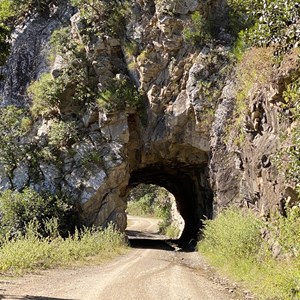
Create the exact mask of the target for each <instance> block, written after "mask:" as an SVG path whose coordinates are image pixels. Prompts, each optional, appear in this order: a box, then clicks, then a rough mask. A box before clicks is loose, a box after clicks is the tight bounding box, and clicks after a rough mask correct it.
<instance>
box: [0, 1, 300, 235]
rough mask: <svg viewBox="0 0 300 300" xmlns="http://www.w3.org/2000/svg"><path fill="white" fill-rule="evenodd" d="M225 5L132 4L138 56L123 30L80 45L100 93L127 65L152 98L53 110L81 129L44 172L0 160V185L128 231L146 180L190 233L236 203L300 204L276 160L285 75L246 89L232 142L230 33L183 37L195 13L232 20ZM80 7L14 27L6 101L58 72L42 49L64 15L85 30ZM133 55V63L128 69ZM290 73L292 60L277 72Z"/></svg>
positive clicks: (38, 127)
mask: <svg viewBox="0 0 300 300" xmlns="http://www.w3.org/2000/svg"><path fill="white" fill-rule="evenodd" d="M225 2H226V1H225V0H224V1H223V0H208V1H197V0H185V1H178V0H173V1H164V0H162V1H153V0H149V1H141V0H135V1H132V10H133V12H134V13H133V15H132V18H130V20H128V23H127V25H126V28H125V29H124V30H125V31H126V33H125V35H126V42H127V41H128V43H129V44H133V45H135V46H136V47H135V48H136V50H135V51H133V52H134V53H130V51H128V50H126V46H128V45H126V43H124V42H123V39H116V38H112V37H108V36H105V35H100V34H99V35H97V36H96V35H95V36H93V38H91V40H90V41H89V42H87V43H86V44H85V45H84V46H85V47H84V49H85V52H86V60H87V64H88V67H87V69H89V71H90V72H91V74H92V75H91V77H93V81H94V82H95V86H96V87H97V88H98V91H97V92H99V93H100V92H102V91H104V90H105V89H106V88H107V87H108V86H109V85H110V83H111V82H112V80H113V79H114V78H115V77H116V76H123V75H124V76H126V75H128V73H129V74H130V76H131V79H132V80H134V82H135V84H136V86H138V87H140V90H141V91H142V92H143V93H144V95H145V107H144V108H143V109H140V110H139V111H136V110H135V109H126V110H125V111H118V112H115V113H106V112H104V111H102V110H101V108H98V107H97V105H96V104H95V103H93V104H89V105H87V106H86V107H85V111H84V112H82V114H81V115H79V117H78V116H75V117H74V116H69V115H67V114H65V115H64V116H57V117H61V119H63V120H65V119H67V118H74V119H75V120H77V121H78V119H80V121H78V128H79V130H80V131H81V135H79V137H77V139H75V140H74V141H73V142H72V145H71V146H70V147H69V148H68V149H67V148H66V147H65V148H64V149H56V151H57V152H58V153H59V154H58V159H57V160H56V161H54V160H51V158H48V159H46V158H41V159H40V160H41V161H39V166H38V167H39V172H40V173H41V174H39V176H37V179H35V178H34V177H33V176H29V175H28V174H31V173H30V172H31V170H30V169H29V170H28V168H29V167H28V166H27V165H26V164H20V166H18V167H17V168H16V169H15V170H14V176H13V178H12V180H11V181H10V180H9V178H8V177H7V175H6V174H5V172H3V170H2V169H3V168H0V189H1V190H3V189H7V188H12V186H11V184H13V185H14V187H16V188H18V189H21V188H22V187H23V186H24V185H26V184H27V182H28V181H30V185H31V186H34V187H35V188H36V189H47V190H48V191H50V192H53V193H55V192H57V191H60V192H63V193H65V194H66V195H68V196H70V197H72V198H74V199H75V200H76V201H77V202H78V205H79V206H80V209H81V220H82V222H83V223H84V224H86V225H92V224H96V225H104V226H106V225H107V224H108V223H109V222H113V223H115V224H116V225H117V226H118V227H119V228H120V229H121V230H124V229H125V227H126V214H125V209H126V201H127V195H128V193H129V190H130V189H131V188H132V187H134V186H136V185H138V184H139V183H146V184H157V185H160V186H163V187H165V188H167V189H168V190H169V191H170V192H171V193H173V195H174V197H175V199H176V202H177V207H178V210H179V212H180V214H181V215H182V217H183V219H184V222H185V228H184V230H183V236H184V237H185V238H186V239H189V238H191V237H195V236H196V235H197V233H198V229H199V227H200V226H201V221H200V219H203V218H204V217H211V216H212V213H213V210H214V212H215V213H217V212H218V211H219V210H221V209H222V208H223V207H226V206H229V205H232V204H235V205H237V206H247V207H251V208H253V209H255V210H256V211H258V212H259V213H261V214H267V213H268V212H269V210H270V209H271V208H272V207H275V206H276V205H277V204H278V203H280V201H282V199H287V198H288V197H290V198H292V199H293V202H295V201H297V196H295V193H294V186H293V185H290V184H289V185H288V186H289V188H290V189H287V184H286V183H284V180H283V179H282V178H281V176H280V175H279V174H278V171H277V168H276V166H274V164H273V163H272V156H273V155H274V153H276V151H277V150H278V148H279V147H280V145H279V138H278V137H279V132H280V131H281V130H285V128H286V126H287V124H281V123H280V122H279V108H278V106H276V105H275V104H274V103H276V97H277V96H278V93H279V90H280V89H279V87H278V86H279V83H280V80H279V78H274V82H273V83H269V84H266V86H264V87H258V86H255V87H254V88H253V89H252V90H251V94H252V95H251V97H249V113H247V114H246V115H245V116H244V117H245V118H244V120H243V128H242V129H243V132H244V133H245V141H244V143H243V144H242V145H237V144H236V143H234V138H235V136H236V134H237V130H238V129H237V128H231V129H230V130H228V128H229V127H228V124H230V118H231V117H232V114H233V110H234V106H235V102H236V92H237V89H238V87H237V85H236V83H235V78H234V76H235V73H234V72H231V73H230V74H229V73H228V72H226V67H227V65H228V64H229V63H230V62H229V58H228V52H229V47H230V42H232V41H231V37H230V36H229V37H226V34H227V33H226V32H225V33H224V32H223V33H222V32H221V33H220V36H221V37H222V36H223V37H224V39H223V38H222V39H221V38H220V40H222V44H220V45H219V44H213V43H211V44H207V45H206V46H204V47H202V48H200V49H197V47H194V46H192V45H189V44H187V43H186V41H185V40H184V38H183V37H182V31H183V29H184V28H185V26H187V20H189V19H190V15H191V13H192V12H193V11H195V10H199V11H200V12H201V13H202V14H203V15H204V16H213V17H214V18H217V19H218V20H219V21H220V22H221V23H222V24H221V25H222V26H221V27H225V25H226V9H225V8H226V3H225ZM74 13H75V11H74V9H73V8H71V7H69V6H68V5H67V4H66V2H65V1H62V2H61V3H60V4H59V7H58V8H57V10H56V12H55V13H53V14H52V15H51V16H47V17H46V16H39V15H37V16H35V17H32V18H31V19H28V20H27V21H26V22H24V24H21V25H20V27H19V28H18V29H17V30H16V31H15V33H14V37H15V40H14V42H13V47H12V54H11V56H10V58H9V59H8V62H7V66H6V72H7V74H8V76H7V78H6V80H5V81H4V82H3V84H2V85H1V86H0V89H1V94H2V95H3V103H2V104H5V105H7V104H18V105H21V106H26V105H28V101H29V98H28V97H27V95H26V87H27V86H28V84H29V83H30V82H31V81H32V80H35V79H36V78H38V77H39V76H40V74H41V73H42V72H44V71H46V70H47V71H51V70H52V75H53V76H54V77H56V76H59V74H60V72H61V70H62V69H63V68H64V62H63V61H62V60H61V59H60V58H59V57H57V58H56V60H55V64H54V66H47V65H46V63H45V55H44V52H43V51H44V50H45V49H47V48H48V47H49V45H48V41H49V37H50V34H51V32H52V31H53V30H54V29H56V28H58V27H59V26H60V25H62V24H63V23H70V24H71V27H72V30H71V32H72V36H73V38H74V39H77V40H79V41H81V42H83V41H85V39H86V37H84V36H81V35H82V29H84V28H85V27H84V26H86V25H85V24H84V22H82V20H81V18H80V14H79V13H77V14H74ZM72 15H73V17H71V16H72ZM70 17H71V19H70ZM213 20H214V19H213ZM215 25H218V23H216V24H215ZM22 26H23V27H22ZM227 35H228V34H227ZM32 37H34V38H32ZM227 42H228V45H226V43H227ZM129 62H132V63H134V64H133V65H134V66H133V67H131V70H130V71H128V70H127V69H128V66H127V63H129ZM289 72H290V70H289V69H288V68H286V69H284V70H282V73H283V74H281V75H280V76H282V77H284V76H287V74H288V73H289ZM117 74H121V75H117ZM278 76H279V75H278ZM276 80H277V81H276ZM70 106H71V104H70ZM212 111H213V112H214V111H215V115H213V114H212V113H211V112H212ZM76 118H77V119H76ZM51 122H53V121H52V120H51V118H50V117H49V119H40V120H37V121H36V122H35V124H34V126H33V130H32V132H31V136H30V138H31V139H32V140H30V142H34V143H35V144H36V145H37V147H39V148H41V149H43V150H45V151H46V150H47V149H46V148H45V147H46V146H47V138H48V133H49V129H50V128H51ZM35 144H34V145H35ZM32 145H33V144H32ZM44 148H45V149H44ZM48 150H49V149H48ZM213 196H214V200H213ZM213 208H214V209H213ZM179 223H180V222H179Z"/></svg>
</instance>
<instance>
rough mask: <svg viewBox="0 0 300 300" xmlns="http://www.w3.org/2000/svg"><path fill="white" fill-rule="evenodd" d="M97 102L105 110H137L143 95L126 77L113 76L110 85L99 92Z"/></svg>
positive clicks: (140, 105) (141, 105)
mask: <svg viewBox="0 0 300 300" xmlns="http://www.w3.org/2000/svg"><path fill="white" fill-rule="evenodd" d="M97 103H98V105H99V107H101V108H102V109H104V110H105V111H107V112H109V113H112V112H116V111H126V110H129V111H130V110H139V109H140V108H141V107H143V95H142V94H141V93H140V92H139V91H138V90H137V89H136V87H135V86H134V85H133V84H132V83H131V82H130V81H129V80H128V79H126V78H115V79H114V80H113V81H112V82H111V84H110V86H109V87H108V88H107V89H105V90H104V91H103V92H101V93H100V95H99V97H98V100H97Z"/></svg>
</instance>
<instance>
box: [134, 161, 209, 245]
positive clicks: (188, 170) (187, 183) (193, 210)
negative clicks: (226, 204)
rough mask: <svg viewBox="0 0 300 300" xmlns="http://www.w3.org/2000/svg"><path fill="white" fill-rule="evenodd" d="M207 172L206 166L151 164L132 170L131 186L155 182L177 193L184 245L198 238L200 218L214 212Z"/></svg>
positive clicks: (182, 242) (200, 225) (181, 242)
mask: <svg viewBox="0 0 300 300" xmlns="http://www.w3.org/2000/svg"><path fill="white" fill-rule="evenodd" d="M205 174H206V168H205V166H199V165H197V166H178V165H177V166H168V165H151V166H147V167H145V168H142V169H138V170H136V171H133V172H132V173H131V177H130V181H129V188H133V187H136V186H137V185H139V184H141V183H144V184H155V185H158V186H161V187H164V188H166V189H167V190H168V191H169V192H171V193H172V194H173V195H174V197H175V199H176V204H177V209H178V211H179V213H180V214H181V216H182V217H183V219H184V221H185V227H184V230H183V232H182V235H181V237H180V238H179V240H178V243H180V244H183V245H184V244H188V243H189V242H190V241H191V240H192V239H196V238H197V236H198V234H199V231H200V230H201V227H202V222H201V220H203V219H204V218H211V215H212V193H211V190H210V188H209V185H208V182H207V181H208V180H207V176H206V175H205Z"/></svg>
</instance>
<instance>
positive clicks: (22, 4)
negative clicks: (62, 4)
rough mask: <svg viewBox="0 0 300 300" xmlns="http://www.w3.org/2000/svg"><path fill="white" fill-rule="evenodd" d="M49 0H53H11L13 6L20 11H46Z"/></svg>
mask: <svg viewBox="0 0 300 300" xmlns="http://www.w3.org/2000/svg"><path fill="white" fill-rule="evenodd" d="M51 1H53V0H13V2H14V8H15V9H17V10H19V11H20V12H22V13H23V12H26V11H38V12H46V11H48V5H49V4H50V3H51Z"/></svg>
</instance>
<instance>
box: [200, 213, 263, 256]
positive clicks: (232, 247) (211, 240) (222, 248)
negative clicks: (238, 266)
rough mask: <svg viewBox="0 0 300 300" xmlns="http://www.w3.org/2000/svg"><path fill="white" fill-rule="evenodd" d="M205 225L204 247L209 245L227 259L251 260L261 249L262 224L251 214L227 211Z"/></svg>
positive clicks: (207, 221)
mask: <svg viewBox="0 0 300 300" xmlns="http://www.w3.org/2000/svg"><path fill="white" fill-rule="evenodd" d="M204 224H205V230H204V242H203V247H205V245H207V246H208V247H209V248H210V249H211V250H213V251H218V253H219V255H224V257H227V259H229V258H230V257H235V258H249V259H251V258H252V257H254V256H255V254H257V252H258V251H259V249H260V246H261V243H262V238H261V228H262V222H260V221H259V220H258V219H256V218H255V217H254V215H252V214H251V213H249V212H245V213H241V212H239V211H237V210H226V211H225V212H224V213H222V214H220V215H219V216H218V217H217V218H216V219H215V220H213V221H212V220H206V221H204Z"/></svg>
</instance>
